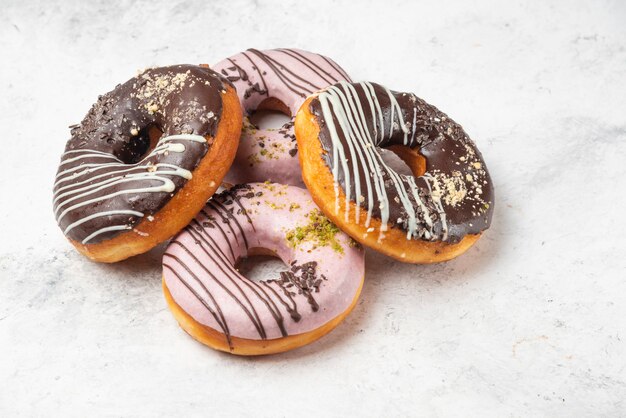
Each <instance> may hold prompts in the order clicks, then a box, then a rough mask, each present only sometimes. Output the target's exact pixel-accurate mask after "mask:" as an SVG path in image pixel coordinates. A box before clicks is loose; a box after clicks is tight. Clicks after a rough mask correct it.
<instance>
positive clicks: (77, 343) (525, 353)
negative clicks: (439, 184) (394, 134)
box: [0, 0, 626, 417]
mask: <svg viewBox="0 0 626 418" xmlns="http://www.w3.org/2000/svg"><path fill="white" fill-rule="evenodd" d="M111 3H113V2H110V1H94V2H82V1H76V0H74V1H64V2H60V1H57V2H48V1H23V0H8V1H7V0H5V1H3V2H2V7H1V9H0V51H2V58H0V76H1V77H0V97H1V100H0V122H1V125H2V131H3V135H2V140H1V141H2V142H1V143H2V150H1V152H0V169H1V170H2V176H1V177H0V189H1V190H2V191H3V193H2V196H3V197H2V200H1V201H2V205H1V208H0V231H2V235H1V239H0V416H3V417H14V416H80V417H83V416H137V417H158V416H273V417H276V416H289V417H293V416H351V415H360V416H412V415H414V416H498V417H505V416H563V417H570V416H577V417H583V416H620V415H621V416H623V415H624V414H626V347H625V342H624V339H625V338H626V303H625V298H626V280H625V279H626V257H625V256H624V253H625V251H626V244H625V241H624V238H623V237H624V235H625V234H626V223H625V222H624V205H625V204H626V194H625V191H626V183H625V181H624V177H625V176H626V164H625V163H624V161H625V158H626V113H625V111H626V50H625V44H626V26H625V25H624V21H625V20H626V5H625V3H624V2H621V1H595V2H589V1H581V0H576V1H554V2H527V1H517V2H499V1H475V2H465V1H455V2H439V1H433V2H419V3H418V2H415V3H413V2H406V1H397V0H387V1H384V2H362V3H360V4H359V5H357V4H356V3H354V2H346V3H343V4H341V3H339V2H331V1H319V0H318V1H311V2H299V1H293V0H289V1H287V0H284V1H281V2H280V3H276V5H272V4H267V3H265V2H257V1H239V0H231V1H223V2H204V1H191V0H190V1H181V0H172V1H168V2H157V1H137V2H131V1H124V2H118V3H119V4H118V5H117V6H115V7H113V6H111V5H110V4H111ZM252 46H254V47H256V48H270V47H282V46H294V47H300V48H305V49H310V50H313V51H319V52H323V53H325V54H327V55H329V56H331V57H333V58H335V59H336V60H337V61H338V62H340V63H341V64H342V65H343V66H344V67H345V68H346V69H347V70H348V71H349V72H350V74H352V75H353V76H354V78H355V79H370V80H372V81H378V82H381V83H383V84H387V85H388V86H389V87H391V88H394V89H397V90H410V91H414V92H416V93H417V94H418V95H419V96H421V97H423V98H425V99H426V100H428V101H430V102H431V103H434V104H436V105H437V106H439V107H440V108H441V109H442V110H444V111H445V112H447V113H448V114H449V115H451V116H452V117H453V118H454V119H456V120H457V121H459V122H460V123H462V124H463V125H464V126H465V128H466V130H467V131H468V132H469V133H470V134H471V135H472V137H473V138H474V139H475V140H476V141H477V143H478V145H479V147H480V149H481V150H482V152H483V154H484V156H485V159H486V161H487V163H488V166H489V168H490V171H491V174H492V176H493V178H494V180H495V187H496V193H497V199H496V211H495V217H494V222H493V225H492V228H491V230H489V231H488V233H486V234H485V236H484V237H483V238H482V239H481V240H480V242H479V243H478V244H477V245H476V246H475V247H474V248H472V249H471V250H470V251H469V252H468V253H467V254H465V255H464V256H462V257H461V258H459V259H457V260H454V261H452V262H449V263H445V264H439V265H432V266H413V265H402V264H399V263H397V262H394V261H392V260H390V259H388V258H385V257H383V256H379V255H377V254H374V253H368V254H367V277H366V283H365V287H364V290H363V294H362V298H361V300H360V302H359V304H358V306H357V308H356V309H355V311H354V312H353V314H352V315H351V316H350V317H349V318H348V319H347V320H346V321H345V322H344V323H343V324H342V325H341V326H339V327H338V328H337V329H336V330H335V331H334V332H333V333H331V334H330V335H328V336H327V337H326V338H324V339H322V340H320V341H319V342H317V343H315V344H312V345H310V346H307V347H305V348H303V349H300V350H297V351H293V352H290V353H287V354H284V355H279V356H273V357H265V358H236V357H233V356H230V355H226V354H220V353H217V352H214V351H212V350H210V349H208V348H205V347H203V346H201V345H199V344H197V343H196V342H194V341H193V340H192V339H191V338H189V337H188V336H187V335H186V334H185V333H184V332H182V331H181V330H180V329H179V327H178V326H177V324H176V322H175V321H174V319H173V317H172V316H171V315H170V313H169V311H168V310H167V308H166V306H165V302H164V300H163V297H162V294H161V289H160V250H159V249H157V250H154V251H152V252H150V253H148V254H145V255H143V256H139V257H136V258H134V259H132V260H127V261H125V262H121V263H118V264H114V265H101V264H95V263H92V262H89V261H88V260H86V259H85V258H83V257H82V256H80V255H79V254H78V253H77V252H76V251H75V250H74V249H73V248H72V247H71V246H70V245H69V244H68V243H67V242H66V241H65V239H64V238H63V236H62V234H61V232H60V231H59V230H58V228H57V226H56V224H55V222H54V218H53V216H52V210H51V200H52V199H51V185H52V179H53V177H54V173H55V171H56V168H57V164H58V160H59V156H60V154H61V152H62V149H63V146H64V143H65V140H66V139H67V138H68V134H69V131H68V129H67V126H68V125H70V124H72V123H75V122H78V121H79V120H80V119H81V118H82V116H83V115H84V113H85V112H86V111H87V110H88V108H89V106H90V105H91V104H92V102H93V101H94V100H95V98H96V96H97V95H98V94H100V93H103V92H105V91H107V90H108V89H110V88H112V87H113V86H114V85H115V84H116V83H118V82H121V81H124V80H126V79H127V78H129V76H131V75H133V74H134V73H135V71H136V70H137V69H138V68H143V67H146V66H152V65H162V64H163V65H164V64H171V63H179V62H189V63H198V62H207V63H211V62H216V61H218V60H220V59H222V58H223V57H225V56H228V55H231V54H233V53H235V52H238V51H240V50H242V49H245V48H247V47H252Z"/></svg>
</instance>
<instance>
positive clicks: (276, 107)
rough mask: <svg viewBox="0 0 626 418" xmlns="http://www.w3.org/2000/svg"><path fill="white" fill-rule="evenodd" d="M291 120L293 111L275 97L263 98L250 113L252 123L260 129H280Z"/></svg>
mask: <svg viewBox="0 0 626 418" xmlns="http://www.w3.org/2000/svg"><path fill="white" fill-rule="evenodd" d="M290 121H291V111H290V110H289V108H288V107H287V105H285V104H284V103H283V102H282V101H280V100H278V99H276V98H274V97H269V98H267V99H265V100H263V101H262V102H261V103H260V104H259V106H258V107H257V108H256V110H254V111H253V112H251V114H250V123H252V124H253V125H254V126H256V127H257V128H259V129H278V128H280V127H282V126H283V125H284V124H286V123H288V122H290Z"/></svg>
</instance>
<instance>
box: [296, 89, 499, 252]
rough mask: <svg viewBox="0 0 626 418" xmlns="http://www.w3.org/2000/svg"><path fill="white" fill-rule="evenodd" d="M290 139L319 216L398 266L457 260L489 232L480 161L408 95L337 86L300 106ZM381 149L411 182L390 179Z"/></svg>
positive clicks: (444, 122) (451, 126)
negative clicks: (405, 169)
mask: <svg viewBox="0 0 626 418" xmlns="http://www.w3.org/2000/svg"><path fill="white" fill-rule="evenodd" d="M296 138H297V140H298V147H299V149H300V150H301V151H300V158H301V165H302V167H303V178H304V181H305V183H306V185H307V187H308V188H309V190H310V191H311V194H312V195H313V198H314V200H315V201H316V203H317V204H318V205H319V206H320V208H321V209H322V210H323V212H324V213H325V214H326V215H327V216H328V217H329V218H331V219H332V220H333V222H335V223H336V224H337V225H338V226H339V227H340V228H342V229H343V230H344V231H345V232H347V233H348V234H350V235H351V236H352V237H353V238H354V239H356V240H357V241H360V242H361V243H363V244H365V245H367V246H369V247H372V248H374V249H376V250H378V251H381V252H383V253H385V254H387V255H390V256H392V257H394V258H396V259H398V260H400V261H405V262H413V263H429V262H438V261H444V260H448V259H451V258H453V257H456V256H458V255H459V254H461V253H463V252H464V251H466V250H467V249H468V248H469V247H470V246H471V245H472V244H473V243H474V242H475V241H476V240H477V239H478V238H479V236H480V234H481V233H482V232H483V231H484V230H486V229H487V228H488V227H489V225H490V223H491V217H492V213H493V198H494V194H493V186H492V182H491V178H490V176H489V173H488V171H487V167H486V165H485V162H484V161H483V158H482V155H481V154H480V152H479V151H478V149H477V148H476V146H475V144H474V143H473V142H472V140H471V139H470V138H469V137H468V136H467V134H466V133H465V131H464V130H463V128H461V126H460V125H458V124H457V123H456V122H454V121H453V120H452V119H450V118H449V117H448V116H447V115H445V114H444V113H442V112H441V111H439V110H438V109H437V108H436V107H434V106H432V105H430V104H428V103H426V102H424V101H423V100H421V99H419V98H418V97H416V96H415V95H414V94H411V93H398V92H393V91H390V90H388V89H387V88H385V87H383V86H381V85H378V84H375V83H369V82H362V83H345V82H342V83H338V84H335V85H334V86H331V87H329V88H328V89H326V90H323V91H321V92H319V93H317V94H316V95H314V96H312V97H310V98H309V99H308V100H307V101H306V102H305V103H304V104H303V105H302V107H301V108H300V111H299V113H298V116H297V118H296ZM381 148H388V149H391V150H392V151H394V152H396V153H397V154H398V156H400V158H402V159H403V160H404V161H405V162H406V163H407V165H408V166H409V167H410V168H411V170H412V172H413V174H414V175H403V174H399V173H397V172H395V171H394V170H393V169H391V168H390V167H389V166H388V165H387V164H386V163H385V161H384V160H383V159H382V157H381V153H380V152H379V149H381Z"/></svg>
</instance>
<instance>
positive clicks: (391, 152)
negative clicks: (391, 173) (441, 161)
mask: <svg viewBox="0 0 626 418" xmlns="http://www.w3.org/2000/svg"><path fill="white" fill-rule="evenodd" d="M380 151H381V152H380V154H381V156H382V158H383V161H385V163H386V164H387V165H388V166H389V167H391V169H393V170H395V172H396V173H398V174H404V175H407V176H415V177H420V176H423V175H424V173H426V159H425V158H424V157H423V156H422V155H421V154H420V153H419V151H417V150H416V149H412V148H409V147H406V146H403V145H392V146H390V147H388V148H381V150H380Z"/></svg>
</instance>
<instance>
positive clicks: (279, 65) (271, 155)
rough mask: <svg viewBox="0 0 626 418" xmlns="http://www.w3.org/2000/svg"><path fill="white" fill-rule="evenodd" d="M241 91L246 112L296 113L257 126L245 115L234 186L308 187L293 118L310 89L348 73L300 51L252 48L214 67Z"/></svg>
mask: <svg viewBox="0 0 626 418" xmlns="http://www.w3.org/2000/svg"><path fill="white" fill-rule="evenodd" d="M213 70H215V71H217V72H219V73H221V74H222V75H224V76H225V77H226V78H228V80H229V81H231V82H232V83H233V84H234V85H235V88H236V89H237V94H238V96H239V100H240V101H241V104H242V107H243V109H244V113H247V116H250V115H251V114H253V113H254V112H255V111H256V110H260V109H270V110H277V111H280V112H282V113H284V114H286V115H287V116H290V117H292V119H291V121H290V122H287V123H286V124H285V125H283V126H282V127H281V128H279V129H258V128H257V127H256V126H254V125H253V124H252V123H250V120H249V119H248V118H244V125H243V130H242V133H241V139H240V142H239V149H238V151H237V156H236V157H235V162H234V163H233V165H232V166H231V169H230V171H229V173H228V174H227V175H226V178H225V179H224V181H225V182H226V183H230V184H243V183H251V182H262V181H274V182H280V183H283V184H291V185H295V186H302V187H304V183H303V182H302V175H301V173H300V167H299V163H298V157H297V152H298V149H297V144H296V137H295V135H294V131H293V125H294V118H295V115H296V113H297V112H298V109H299V108H300V106H301V105H302V103H304V100H305V99H306V98H307V97H308V96H309V95H311V94H312V93H314V92H316V91H318V90H321V89H323V88H325V87H328V86H329V85H331V84H334V83H336V82H338V81H350V77H349V76H348V74H346V72H345V71H344V70H343V69H342V68H341V67H339V65H337V64H336V63H335V62H334V61H333V60H331V59H330V58H326V57H324V56H323V55H318V54H314V53H312V52H307V51H302V50H299V49H270V50H266V51H259V50H256V49H248V50H247V51H245V52H241V53H239V54H237V55H234V56H232V57H230V58H226V59H225V60H224V61H221V62H220V63H218V64H217V65H215V66H214V67H213Z"/></svg>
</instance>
